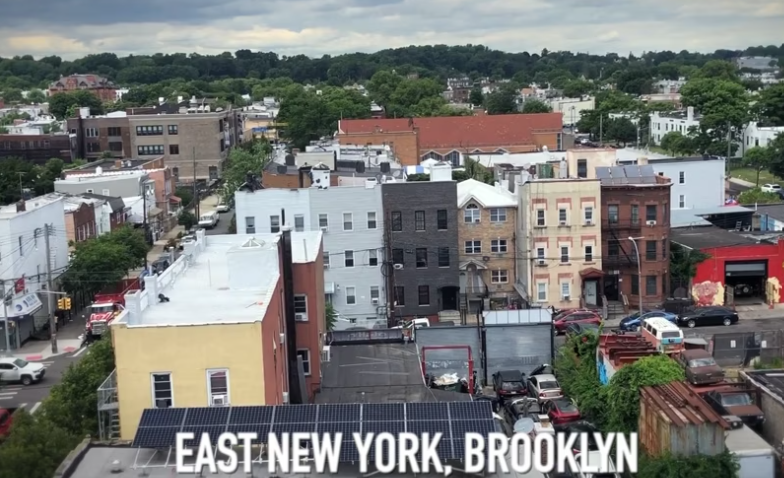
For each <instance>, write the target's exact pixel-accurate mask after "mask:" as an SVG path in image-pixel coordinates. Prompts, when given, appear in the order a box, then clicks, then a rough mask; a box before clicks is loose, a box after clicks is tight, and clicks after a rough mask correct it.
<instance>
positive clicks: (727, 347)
mask: <svg viewBox="0 0 784 478" xmlns="http://www.w3.org/2000/svg"><path fill="white" fill-rule="evenodd" d="M705 338H706V339H707V337H705ZM709 343H710V350H711V353H712V354H713V358H714V359H715V360H716V363H717V364H719V365H721V366H722V367H750V366H753V365H755V364H762V365H767V366H771V365H772V364H776V363H780V362H781V361H782V360H784V331H783V330H768V331H762V332H727V333H722V334H714V335H713V337H711V338H710V339H709Z"/></svg>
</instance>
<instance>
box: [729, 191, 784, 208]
mask: <svg viewBox="0 0 784 478" xmlns="http://www.w3.org/2000/svg"><path fill="white" fill-rule="evenodd" d="M738 202H739V203H740V204H749V205H751V204H775V203H780V202H781V198H780V197H779V195H778V194H776V193H769V192H764V191H762V190H761V189H760V188H758V187H757V188H751V189H747V190H745V191H743V192H742V193H740V194H739V195H738Z"/></svg>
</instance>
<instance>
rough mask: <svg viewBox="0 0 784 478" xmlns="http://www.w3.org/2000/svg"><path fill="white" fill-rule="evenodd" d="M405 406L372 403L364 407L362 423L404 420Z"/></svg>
mask: <svg viewBox="0 0 784 478" xmlns="http://www.w3.org/2000/svg"><path fill="white" fill-rule="evenodd" d="M403 407H404V404H402V403H370V404H367V405H363V406H362V421H395V420H403V417H404V416H405V415H404V410H403Z"/></svg>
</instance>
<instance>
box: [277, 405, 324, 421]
mask: <svg viewBox="0 0 784 478" xmlns="http://www.w3.org/2000/svg"><path fill="white" fill-rule="evenodd" d="M317 409H318V408H317V406H316V405H283V406H280V407H275V414H274V415H273V417H272V418H273V422H274V423H314V422H315V421H316V410H317Z"/></svg>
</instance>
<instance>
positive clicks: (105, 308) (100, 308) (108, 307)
mask: <svg viewBox="0 0 784 478" xmlns="http://www.w3.org/2000/svg"><path fill="white" fill-rule="evenodd" d="M91 308H92V310H93V314H105V313H107V312H111V311H113V310H114V304H98V305H93V306H92V307H91Z"/></svg>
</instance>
